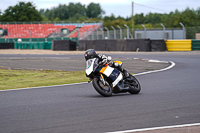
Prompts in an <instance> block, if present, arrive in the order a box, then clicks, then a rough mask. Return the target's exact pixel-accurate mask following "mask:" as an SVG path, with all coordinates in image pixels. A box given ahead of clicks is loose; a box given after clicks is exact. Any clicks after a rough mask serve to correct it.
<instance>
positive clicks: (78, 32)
mask: <svg viewBox="0 0 200 133" xmlns="http://www.w3.org/2000/svg"><path fill="white" fill-rule="evenodd" d="M77 32H78V40H79V39H80V32H79V30H77Z"/></svg>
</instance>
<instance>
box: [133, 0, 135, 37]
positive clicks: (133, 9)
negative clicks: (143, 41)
mask: <svg viewBox="0 0 200 133" xmlns="http://www.w3.org/2000/svg"><path fill="white" fill-rule="evenodd" d="M132 36H133V38H135V37H134V2H132Z"/></svg>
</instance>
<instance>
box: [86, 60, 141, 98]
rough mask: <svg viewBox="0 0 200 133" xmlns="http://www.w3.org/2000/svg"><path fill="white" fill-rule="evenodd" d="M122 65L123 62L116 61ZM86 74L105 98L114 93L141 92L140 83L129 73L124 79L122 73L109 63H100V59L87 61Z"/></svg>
mask: <svg viewBox="0 0 200 133" xmlns="http://www.w3.org/2000/svg"><path fill="white" fill-rule="evenodd" d="M114 62H116V63H118V64H119V65H122V62H121V61H114ZM85 74H86V76H87V77H89V78H90V81H89V82H91V81H92V84H93V87H94V89H95V90H96V91H97V92H98V93H99V94H100V95H102V96H104V97H110V96H112V93H126V92H129V93H130V94H138V93H139V92H140V90H141V86H140V83H139V81H138V80H137V79H136V78H135V77H134V76H133V75H131V74H130V73H129V76H128V77H127V78H125V79H124V78H123V75H122V73H121V72H120V71H119V70H117V69H116V68H113V67H111V66H109V63H108V62H106V63H105V62H100V61H99V59H98V58H93V59H89V60H87V61H86V70H85Z"/></svg>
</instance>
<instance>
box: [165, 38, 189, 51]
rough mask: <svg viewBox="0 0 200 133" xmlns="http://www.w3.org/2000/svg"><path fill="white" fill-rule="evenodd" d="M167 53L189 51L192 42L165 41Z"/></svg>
mask: <svg viewBox="0 0 200 133" xmlns="http://www.w3.org/2000/svg"><path fill="white" fill-rule="evenodd" d="M165 43H166V46H167V50H168V51H191V50H192V40H166V41H165Z"/></svg>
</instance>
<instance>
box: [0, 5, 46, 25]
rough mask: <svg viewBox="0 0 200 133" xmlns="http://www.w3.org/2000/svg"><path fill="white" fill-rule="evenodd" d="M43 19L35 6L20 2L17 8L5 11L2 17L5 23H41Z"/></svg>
mask: <svg viewBox="0 0 200 133" xmlns="http://www.w3.org/2000/svg"><path fill="white" fill-rule="evenodd" d="M41 20H42V17H41V15H40V13H39V12H38V11H37V10H36V8H35V6H34V5H33V4H32V3H31V2H27V3H25V2H19V3H18V4H17V5H15V6H10V7H8V9H6V10H5V12H4V14H3V15H2V17H1V21H3V22H15V21H23V22H28V21H29V22H30V21H41Z"/></svg>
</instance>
